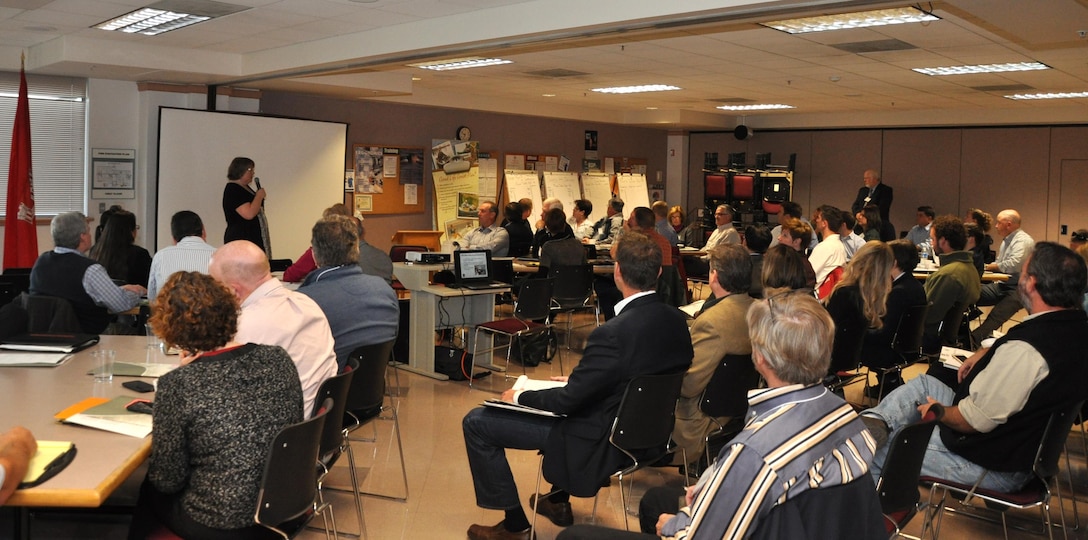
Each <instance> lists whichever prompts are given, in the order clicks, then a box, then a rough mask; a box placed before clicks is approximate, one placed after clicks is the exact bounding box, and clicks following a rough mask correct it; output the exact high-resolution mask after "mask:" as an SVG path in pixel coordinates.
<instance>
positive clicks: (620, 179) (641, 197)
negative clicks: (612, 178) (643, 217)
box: [616, 174, 650, 219]
mask: <svg viewBox="0 0 1088 540" xmlns="http://www.w3.org/2000/svg"><path fill="white" fill-rule="evenodd" d="M616 184H617V185H618V190H619V192H620V198H621V199H623V219H627V218H629V217H631V211H632V210H634V209H635V208H638V207H640V206H645V207H646V208H649V207H650V194H649V192H648V191H646V175H644V174H620V175H617V176H616Z"/></svg>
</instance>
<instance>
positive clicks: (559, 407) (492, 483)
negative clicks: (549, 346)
mask: <svg viewBox="0 0 1088 540" xmlns="http://www.w3.org/2000/svg"><path fill="white" fill-rule="evenodd" d="M651 226H652V224H651ZM613 249H614V252H615V253H614V256H615V259H616V266H615V270H614V271H613V272H614V274H615V280H616V286H617V287H619V289H620V291H621V292H622V293H623V298H624V299H623V300H622V301H621V302H620V303H619V304H617V305H616V311H617V314H616V316H615V317H614V318H612V319H611V320H610V321H608V322H606V323H605V324H604V325H602V326H600V327H599V328H597V329H595V330H594V331H593V332H592V333H591V334H590V335H589V340H588V341H587V342H586V348H585V354H584V355H583V356H582V360H581V362H579V363H578V366H577V367H575V368H574V371H572V372H571V374H570V376H569V377H567V378H566V380H567V385H566V386H564V387H562V388H553V389H550V390H540V391H520V392H515V391H514V390H507V391H506V392H504V393H503V394H502V399H503V401H509V402H514V403H519V404H521V405H528V406H530V407H534V408H537V409H542V410H546V411H551V412H554V413H557V414H561V415H563V417H562V418H551V417H544V416H537V415H532V414H524V413H519V412H513V411H506V410H501V409H494V408H488V407H480V408H477V409H474V410H472V411H471V412H469V413H468V414H467V415H466V416H465V419H464V421H463V422H462V427H463V430H464V435H465V447H466V450H467V451H468V462H469V468H470V470H471V472H472V479H473V484H474V486H475V488H476V504H477V505H478V506H480V507H482V508H490V509H494V510H502V511H504V512H505V517H504V519H503V521H500V522H499V523H498V524H497V525H493V526H486V525H472V526H471V527H469V529H468V537H469V539H470V540H506V539H510V540H522V539H524V540H529V537H530V533H529V520H528V518H527V517H526V515H525V511H524V510H523V508H522V506H521V502H520V500H519V497H518V491H517V485H516V484H515V483H514V475H513V473H512V472H511V470H510V464H509V462H508V461H507V459H506V449H507V448H517V449H522V450H543V451H544V477H545V478H546V479H547V480H548V481H549V482H551V483H552V484H553V486H554V487H555V488H558V489H559V490H560V491H558V492H557V493H555V494H554V495H552V496H549V497H547V498H543V497H541V496H540V495H534V496H532V497H530V504H532V501H534V500H536V499H538V498H539V499H540V501H539V505H538V512H539V513H540V514H541V515H542V516H545V517H547V518H548V519H550V520H551V521H552V522H553V523H555V524H557V525H559V526H563V527H565V526H568V525H570V524H572V523H573V522H574V516H573V514H572V513H571V507H570V502H569V496H570V495H575V496H578V497H591V496H593V495H594V494H595V493H596V492H597V490H599V489H600V487H601V483H602V482H604V481H605V479H606V478H608V476H609V475H610V474H612V473H614V472H616V471H617V470H619V469H620V467H621V465H623V464H624V463H625V462H627V459H628V458H627V457H626V456H624V454H622V453H621V452H620V451H619V450H618V449H616V448H615V447H613V446H611V444H610V443H609V442H608V435H609V431H610V429H611V427H612V420H613V419H614V418H615V416H616V412H617V410H618V409H619V404H620V400H621V399H622V397H623V393H624V390H625V389H626V387H627V383H628V382H629V381H630V380H631V379H632V378H634V377H636V376H639V375H648V374H655V373H677V372H681V371H683V370H686V369H687V367H688V365H690V364H691V356H692V349H691V338H690V337H689V335H688V330H687V324H686V323H685V322H684V319H685V317H684V315H683V314H682V313H681V312H680V311H679V310H677V309H676V308H673V307H669V306H666V305H665V304H663V303H662V301H661V298H660V297H659V296H658V295H657V294H655V292H654V289H655V287H656V286H657V276H658V274H660V272H661V249H660V248H659V247H658V246H657V244H655V243H654V242H653V241H651V240H650V239H649V238H647V237H646V236H645V235H643V234H640V233H636V232H628V233H625V234H624V235H623V236H621V237H620V238H619V240H618V241H617V242H616V245H615V247H614V248H613Z"/></svg>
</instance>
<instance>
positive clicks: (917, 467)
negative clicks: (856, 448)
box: [876, 417, 937, 538]
mask: <svg viewBox="0 0 1088 540" xmlns="http://www.w3.org/2000/svg"><path fill="white" fill-rule="evenodd" d="M936 425H937V424H936V418H935V417H933V418H929V419H927V420H925V421H922V422H917V423H914V424H911V425H909V426H906V427H904V428H903V429H902V430H900V431H899V433H897V434H896V436H895V437H893V438H892V439H891V440H890V441H888V456H887V458H885V460H884V468H883V469H882V470H881V471H880V478H879V479H878V480H877V482H876V493H877V496H878V497H879V498H880V511H881V513H882V514H884V526H885V528H886V529H887V531H888V534H890V535H891V538H895V537H896V536H898V535H899V532H900V531H901V530H902V529H903V527H906V525H907V523H909V522H910V520H911V519H912V518H913V517H914V515H915V514H917V513H918V501H919V499H920V497H919V494H918V479H919V477H920V475H921V473H922V462H923V460H924V459H925V456H926V447H927V446H928V445H929V439H930V437H931V436H932V435H933V428H934V427H935V426H936Z"/></svg>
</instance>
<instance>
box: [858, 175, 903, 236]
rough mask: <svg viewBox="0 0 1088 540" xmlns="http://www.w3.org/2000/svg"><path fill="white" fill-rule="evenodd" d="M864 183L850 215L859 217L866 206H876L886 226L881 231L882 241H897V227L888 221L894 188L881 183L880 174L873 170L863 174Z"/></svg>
mask: <svg viewBox="0 0 1088 540" xmlns="http://www.w3.org/2000/svg"><path fill="white" fill-rule="evenodd" d="M862 182H863V183H864V184H865V185H863V186H862V187H861V188H859V189H858V196H857V197H855V198H854V204H852V205H850V213H851V214H854V215H857V214H858V212H861V210H862V209H863V208H865V205H867V204H875V205H876V206H877V208H879V209H880V221H881V222H882V223H883V224H884V226H883V228H882V229H881V231H880V239H881V240H883V241H885V242H888V241H890V240H895V226H893V225H892V224H891V221H890V220H889V219H888V214H889V213H891V209H892V198H893V197H894V195H893V193H892V188H891V187H890V186H888V185H887V184H885V183H883V182H881V181H880V173H878V172H876V171H875V170H873V169H867V170H866V171H865V173H863V174H862ZM889 231H890V233H889ZM889 234H890V237H889Z"/></svg>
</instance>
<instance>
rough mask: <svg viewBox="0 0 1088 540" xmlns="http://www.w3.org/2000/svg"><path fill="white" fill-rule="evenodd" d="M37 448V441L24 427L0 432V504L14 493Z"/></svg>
mask: <svg viewBox="0 0 1088 540" xmlns="http://www.w3.org/2000/svg"><path fill="white" fill-rule="evenodd" d="M37 450H38V442H37V441H35V440H34V435H31V433H30V431H28V430H27V429H26V428H25V427H22V426H16V427H14V428H11V429H10V430H8V431H7V432H6V433H3V434H0V505H3V504H4V501H6V500H8V497H11V494H12V493H15V489H16V488H17V487H19V482H22V481H23V477H24V476H26V467H27V464H28V463H29V462H30V458H32V457H34V453H35V452H36V451H37Z"/></svg>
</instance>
